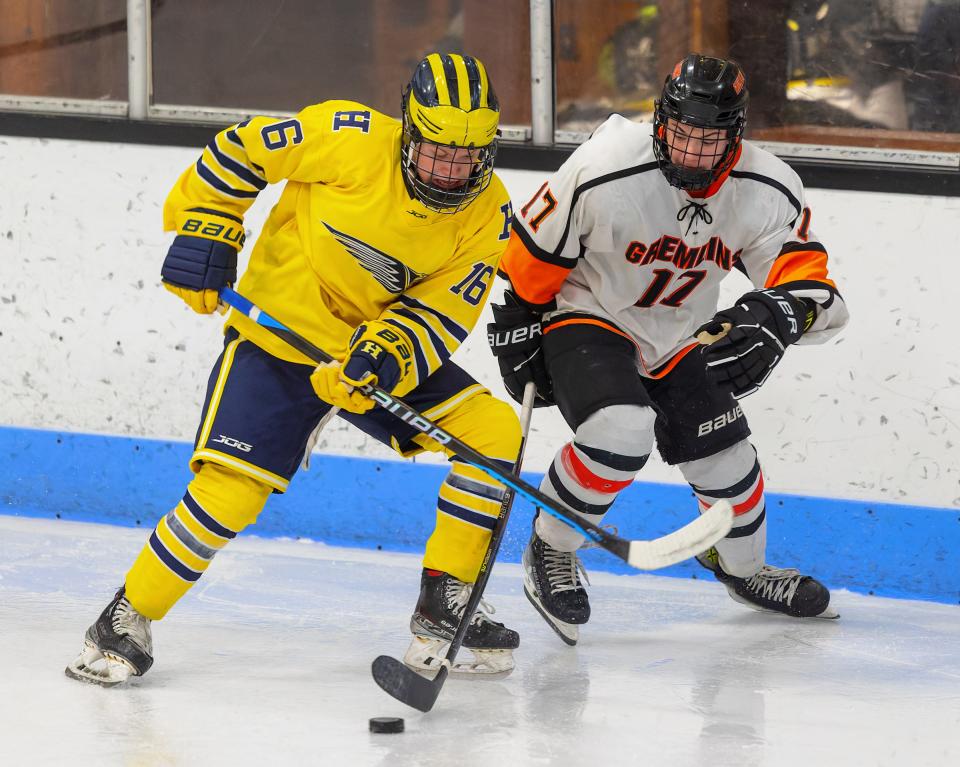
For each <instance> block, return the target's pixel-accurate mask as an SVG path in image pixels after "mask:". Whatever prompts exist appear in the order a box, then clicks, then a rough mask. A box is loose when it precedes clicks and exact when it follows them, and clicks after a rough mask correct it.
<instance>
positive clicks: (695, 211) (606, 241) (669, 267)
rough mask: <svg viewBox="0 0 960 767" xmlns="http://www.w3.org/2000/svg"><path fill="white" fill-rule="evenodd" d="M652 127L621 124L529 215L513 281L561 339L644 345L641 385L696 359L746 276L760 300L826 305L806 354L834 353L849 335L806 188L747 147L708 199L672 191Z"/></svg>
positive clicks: (516, 229) (548, 185)
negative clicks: (721, 306) (709, 328)
mask: <svg viewBox="0 0 960 767" xmlns="http://www.w3.org/2000/svg"><path fill="white" fill-rule="evenodd" d="M651 130H652V126H651V125H649V124H641V123H634V122H631V121H630V120H627V119H626V118H624V117H621V116H620V115H613V116H611V117H610V118H609V119H608V120H607V121H606V122H604V123H603V124H602V125H601V126H600V127H599V128H597V130H596V131H595V132H594V134H593V136H591V138H590V140H589V141H587V142H585V143H584V144H582V145H581V146H580V147H578V148H577V150H576V151H575V152H574V153H573V154H572V155H571V156H570V157H569V158H568V159H567V161H566V162H565V163H564V164H563V165H562V166H561V167H560V169H559V170H558V171H557V172H556V173H554V174H553V175H552V176H551V177H550V178H549V179H548V180H547V181H546V182H545V183H544V184H543V186H541V187H540V189H539V190H538V191H537V193H536V194H535V195H534V197H533V198H532V199H531V200H530V201H529V202H526V203H525V204H524V205H523V207H522V208H520V211H519V213H518V214H517V215H516V216H515V217H514V220H513V232H512V234H511V239H510V243H509V245H508V247H507V251H506V253H505V254H504V256H503V260H502V262H501V265H500V268H501V272H502V273H504V274H505V275H506V276H507V278H508V279H509V280H510V282H511V285H512V287H513V290H514V291H515V292H516V293H517V295H518V296H519V297H520V298H521V299H523V300H524V301H525V302H526V303H528V304H530V305H532V306H535V307H537V308H540V309H542V310H545V311H546V314H545V319H546V320H547V321H548V322H549V324H550V325H556V324H558V323H560V322H592V323H599V324H603V325H606V326H608V327H610V329H611V330H613V331H614V332H619V333H621V334H623V335H627V336H628V337H629V338H631V339H632V340H633V341H634V343H635V344H636V346H637V349H638V352H639V358H640V368H641V373H642V374H643V375H645V376H647V377H654V378H659V377H661V376H663V375H666V373H667V372H669V370H670V369H671V368H672V367H673V365H675V364H676V363H677V362H678V361H679V360H680V359H681V358H682V357H683V355H684V354H685V353H686V352H687V351H689V350H691V349H693V348H694V347H695V346H696V342H695V341H694V340H693V338H692V335H693V333H694V331H695V330H696V329H697V328H698V327H699V326H700V325H702V324H703V323H705V322H707V321H708V320H709V319H710V318H711V317H713V315H714V313H715V312H716V311H717V309H718V306H717V301H718V298H719V285H720V281H721V280H722V279H723V278H724V277H726V276H727V275H728V274H730V272H731V271H732V270H733V269H738V270H740V271H741V272H744V273H745V274H746V275H747V276H748V277H749V278H750V280H751V281H752V282H753V284H754V285H755V286H756V287H757V288H763V287H773V286H778V287H780V288H783V289H787V290H789V291H790V292H791V293H793V294H794V295H796V296H798V297H800V296H802V297H805V298H809V299H812V300H813V301H815V302H816V304H817V316H816V319H815V321H814V323H813V325H811V327H810V329H809V330H808V331H807V332H806V334H805V335H804V336H803V337H802V338H801V339H800V341H799V343H822V342H823V341H825V340H827V339H828V338H830V337H831V336H833V335H834V334H835V333H836V332H837V331H838V330H839V329H840V328H841V327H843V326H844V325H845V324H846V322H847V318H848V315H847V310H846V307H845V305H844V302H843V299H842V298H841V297H840V294H839V293H838V292H837V288H836V285H835V284H834V282H833V280H831V279H830V277H829V276H828V274H827V252H826V249H825V248H824V247H823V245H822V244H821V243H820V242H819V241H818V239H817V237H816V235H815V234H814V233H813V230H812V229H811V227H810V209H809V208H808V207H807V204H806V202H805V201H804V194H803V185H802V183H801V182H800V179H799V177H798V176H797V174H796V173H794V171H793V170H792V169H791V168H789V167H788V166H787V165H786V164H785V163H784V162H783V161H781V160H779V159H778V158H777V157H775V156H774V155H772V154H770V153H769V152H766V151H764V150H762V149H760V148H758V147H756V146H753V145H751V144H750V143H749V142H747V141H744V142H743V143H742V145H741V147H740V149H739V156H738V157H737V159H736V161H735V162H734V164H733V165H732V167H731V169H730V170H729V171H728V172H727V173H726V174H724V176H723V177H721V178H720V179H718V180H717V181H716V182H714V184H713V185H712V186H711V187H710V188H709V189H707V190H705V191H704V192H703V193H697V195H692V194H688V193H687V192H684V191H682V190H680V189H676V188H675V187H672V186H670V185H669V184H668V183H667V181H666V179H665V178H664V177H663V174H662V173H660V171H659V169H658V167H657V161H656V158H655V157H654V154H653V141H652V140H651Z"/></svg>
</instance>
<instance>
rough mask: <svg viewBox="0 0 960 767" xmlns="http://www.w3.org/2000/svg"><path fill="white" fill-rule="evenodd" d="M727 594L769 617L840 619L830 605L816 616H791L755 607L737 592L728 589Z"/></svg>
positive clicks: (758, 606)
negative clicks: (767, 614)
mask: <svg viewBox="0 0 960 767" xmlns="http://www.w3.org/2000/svg"><path fill="white" fill-rule="evenodd" d="M727 593H728V594H730V596H731V597H733V601H734V602H739V603H740V604H742V605H744V606H745V607H749V608H750V609H751V610H756V611H757V612H758V613H769V614H770V615H783V616H784V617H786V618H793V619H794V620H810V619H814V620H830V621H835V620H837V619H838V618H839V617H840V613H838V612H837V611H836V610H834V609H833V607H831V606H830V605H827V607H826V609H824V611H823V612H821V613H818V614H817V615H791V614H790V613H785V612H781V611H780V610H771V609H770V608H769V607H761V606H760V605H755V604H754V603H753V602H751V601H749V600H747V599H744V598H743V597H741V596H740V595H739V594H737V592H735V591H732V590H730V589H728V590H727Z"/></svg>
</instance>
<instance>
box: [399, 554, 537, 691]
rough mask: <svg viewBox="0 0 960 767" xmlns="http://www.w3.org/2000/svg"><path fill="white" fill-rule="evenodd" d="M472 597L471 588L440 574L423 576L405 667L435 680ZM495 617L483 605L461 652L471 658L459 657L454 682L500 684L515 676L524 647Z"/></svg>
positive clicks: (431, 572)
mask: <svg viewBox="0 0 960 767" xmlns="http://www.w3.org/2000/svg"><path fill="white" fill-rule="evenodd" d="M471 591H473V584H472V583H464V582H463V581H460V580H457V579H456V578H454V577H453V576H452V575H449V574H448V573H442V572H439V571H437V570H424V571H423V575H422V577H421V580H420V599H419V600H418V601H417V607H416V610H415V611H414V613H413V617H411V618H410V631H411V632H413V640H412V641H411V643H410V647H409V648H408V649H407V652H406V654H405V655H404V656H403V662H404V663H406V664H407V666H409V667H410V668H412V669H413V670H414V671H417V672H419V673H421V674H423V675H424V676H428V677H431V678H432V677H433V676H434V675H435V674H436V672H437V671H438V670H439V669H440V666H441V665H442V664H443V660H444V658H446V655H447V650H448V649H449V647H450V641H451V640H452V639H453V635H454V634H455V633H456V630H457V626H459V625H460V619H461V617H462V616H463V611H464V609H465V608H466V606H467V601H468V600H469V599H470V592H471ZM493 612H495V610H494V608H493V606H492V605H490V604H489V603H487V602H486V601H484V600H481V601H480V605H479V607H477V611H476V612H475V613H474V615H473V619H472V620H471V622H470V628H468V629H467V633H466V636H465V637H464V640H463V648H464V649H466V650H469V651H470V653H471V654H472V656H473V658H472V660H467V659H461V657H460V656H459V655H458V657H457V658H456V660H455V661H454V663H453V665H452V666H451V667H450V674H451V676H461V677H472V678H484V679H497V678H501V677H504V676H507V675H508V674H509V673H510V672H511V671H513V668H514V661H513V651H514V650H515V649H516V648H517V647H519V646H520V635H519V634H517V632H516V631H513V630H512V629H508V628H506V627H505V626H504V625H503V624H502V623H497V622H496V621H493V620H490V614H492V613H493Z"/></svg>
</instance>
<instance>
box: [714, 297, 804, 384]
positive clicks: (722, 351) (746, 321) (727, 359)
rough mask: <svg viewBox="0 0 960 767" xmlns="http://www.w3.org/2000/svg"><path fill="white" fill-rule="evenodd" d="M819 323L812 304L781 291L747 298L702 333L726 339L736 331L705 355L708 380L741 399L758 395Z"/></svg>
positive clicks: (724, 312) (720, 315)
mask: <svg viewBox="0 0 960 767" xmlns="http://www.w3.org/2000/svg"><path fill="white" fill-rule="evenodd" d="M815 319H816V307H815V305H814V304H813V303H812V302H810V301H808V300H804V299H800V298H797V297H796V296H793V295H791V294H790V292H789V291H786V290H783V289H781V288H766V289H764V290H752V291H750V292H749V293H745V294H744V295H743V296H741V297H740V299H739V300H738V301H737V303H736V305H734V306H731V307H730V308H729V309H724V310H723V311H720V312H717V313H716V315H714V317H713V319H712V320H710V322H707V323H705V324H703V325H701V326H700V327H699V328H698V329H697V333H698V334H699V333H701V332H703V331H706V332H707V333H710V334H720V333H721V332H722V328H723V326H724V324H725V323H726V324H729V325H730V329H729V331H728V332H727V333H726V335H724V336H723V338H721V339H720V340H718V341H716V342H714V343H712V344H710V345H709V346H705V347H703V349H702V353H703V356H704V361H705V362H706V365H707V373H708V375H709V376H710V378H711V379H712V380H714V381H715V382H716V383H717V384H718V385H719V386H720V387H721V388H723V389H726V390H727V391H729V392H730V393H731V394H733V395H734V396H735V397H745V396H746V395H748V394H751V393H753V392H755V391H756V390H757V389H759V388H760V387H761V386H762V385H763V383H764V381H766V380H767V377H768V376H769V375H770V373H771V372H772V371H773V369H774V368H775V367H776V366H777V364H778V363H779V362H780V360H781V359H783V354H784V351H785V350H786V347H787V346H789V345H790V344H793V343H795V342H796V341H797V340H798V339H799V338H800V337H801V336H802V335H803V334H804V332H805V331H806V330H807V329H808V328H809V327H810V325H812V324H813V321H814V320H815Z"/></svg>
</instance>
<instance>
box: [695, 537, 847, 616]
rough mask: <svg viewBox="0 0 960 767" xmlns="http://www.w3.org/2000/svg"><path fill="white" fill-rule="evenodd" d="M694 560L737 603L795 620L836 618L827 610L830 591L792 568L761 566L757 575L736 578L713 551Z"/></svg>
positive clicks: (834, 612) (706, 552)
mask: <svg viewBox="0 0 960 767" xmlns="http://www.w3.org/2000/svg"><path fill="white" fill-rule="evenodd" d="M697 561H699V562H700V564H701V565H703V566H704V567H706V568H707V569H708V570H711V571H713V574H714V575H715V576H716V578H717V580H718V581H720V582H721V583H722V584H723V585H724V586H726V587H727V591H728V592H729V593H730V596H731V597H733V599H734V600H735V601H737V602H740V603H741V604H744V605H746V606H747V607H750V608H753V609H754V610H761V611H764V612H778V613H783V614H784V615H790V616H792V617H794V618H839V617H840V615H839V614H838V613H837V612H836V611H835V610H834V609H833V608H831V607H830V591H829V590H828V589H827V587H826V586H824V585H823V584H822V583H820V581H818V580H816V579H815V578H813V577H811V576H809V575H803V574H801V572H800V571H799V570H796V569H794V568H779V567H772V566H770V565H764V566H763V567H762V568H760V571H759V572H758V573H757V574H756V575H752V576H750V577H749V578H738V577H736V576H734V575H728V574H727V573H725V572H724V571H723V568H721V567H720V562H719V556H718V554H717V550H716V549H708V550H707V551H705V552H704V553H703V554H701V555H699V556H698V557H697Z"/></svg>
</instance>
